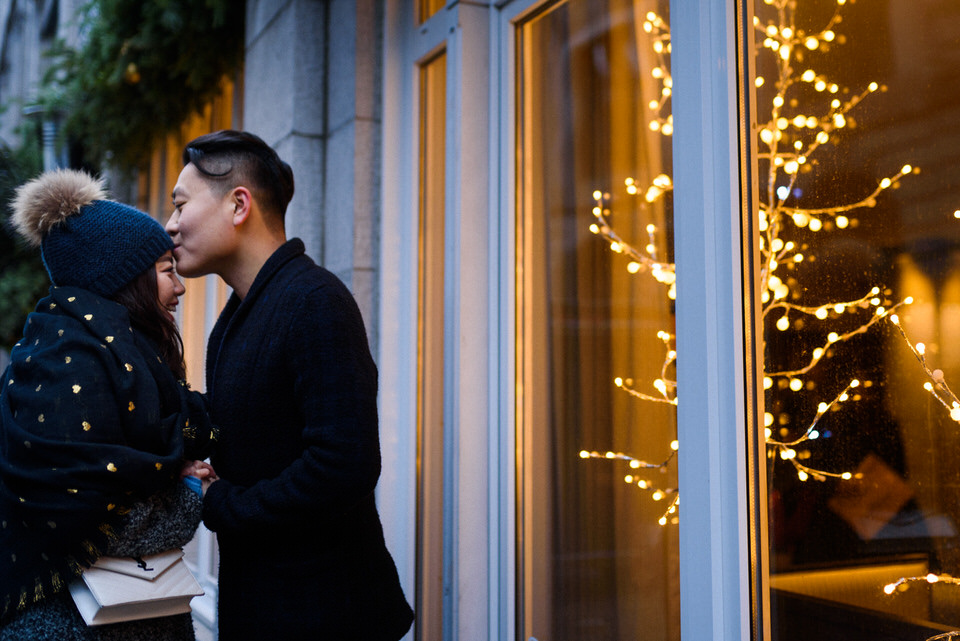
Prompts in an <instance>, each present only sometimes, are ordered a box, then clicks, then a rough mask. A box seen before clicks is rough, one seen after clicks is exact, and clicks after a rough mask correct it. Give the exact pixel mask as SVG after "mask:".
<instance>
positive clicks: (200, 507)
mask: <svg viewBox="0 0 960 641" xmlns="http://www.w3.org/2000/svg"><path fill="white" fill-rule="evenodd" d="M183 165H184V166H183V170H182V171H181V173H180V176H179V178H178V180H177V184H176V187H175V188H174V190H173V207H174V211H173V213H172V215H171V216H170V218H169V220H168V222H167V224H166V228H163V227H161V226H160V224H159V223H157V222H156V221H155V220H153V219H152V218H150V217H149V216H147V215H146V214H143V213H142V212H139V211H137V210H136V209H134V208H132V207H129V206H126V205H123V204H120V203H116V202H113V201H110V200H107V198H106V195H105V194H104V192H103V191H102V188H101V184H100V183H99V182H98V181H96V180H94V179H93V178H91V177H90V176H88V175H86V174H84V173H82V172H75V171H70V170H60V171H55V172H48V173H46V174H43V175H41V176H40V177H39V178H37V179H35V180H33V181H31V182H29V183H27V184H26V185H24V186H22V187H21V188H20V189H19V190H18V194H17V198H16V199H15V201H14V203H13V209H14V216H13V221H14V224H15V226H16V228H17V230H18V231H19V232H20V233H21V234H22V235H23V236H24V237H25V238H27V240H28V241H30V242H32V243H33V244H35V245H37V246H39V247H40V249H41V255H42V257H43V261H44V265H45V266H46V268H47V271H48V273H49V275H50V278H51V281H52V285H53V286H52V287H51V289H50V294H49V296H47V297H45V298H44V299H42V300H41V301H40V302H39V303H38V305H37V307H36V310H35V311H34V312H33V313H31V314H30V316H29V317H28V319H27V323H26V325H25V327H24V335H23V338H22V339H21V341H20V342H19V343H18V344H17V345H16V346H15V347H14V349H13V350H12V352H11V361H10V364H9V366H8V368H7V369H6V371H5V373H4V377H3V379H2V388H0V641H8V640H13V639H58V640H69V639H83V640H86V639H132V640H136V639H171V640H181V639H193V638H194V633H193V628H192V624H191V621H190V616H189V614H181V615H174V616H167V617H156V618H146V619H141V620H134V621H127V622H123V623H116V624H111V625H106V626H98V627H88V626H86V624H85V623H84V621H83V619H82V618H81V617H80V615H79V613H78V612H77V609H76V607H75V605H74V604H73V602H72V600H71V598H70V596H69V594H68V592H67V590H66V585H67V584H68V583H69V582H70V581H74V580H76V579H77V576H78V575H79V574H80V573H81V572H82V571H83V570H84V569H85V568H87V567H89V566H90V565H91V564H92V563H94V562H95V561H96V560H97V559H98V558H99V557H101V556H137V557H139V556H147V555H151V554H156V553H159V552H163V551H166V550H169V549H172V548H178V547H182V546H183V545H184V544H186V543H187V542H188V541H189V540H190V538H191V537H192V535H193V532H194V530H195V529H196V527H197V526H198V524H199V522H200V520H201V519H202V520H203V522H204V524H205V525H206V526H207V527H208V528H209V529H211V530H213V531H214V532H216V533H217V538H218V542H219V550H220V573H219V584H218V585H219V587H218V625H219V638H220V640H221V641H233V640H243V641H246V640H253V641H255V640H257V639H288V640H292V639H311V640H312V639H330V640H334V641H335V640H347V639H351V640H352V639H356V640H360V639H363V640H371V641H377V640H382V641H394V640H396V639H399V638H400V637H402V636H403V635H404V634H405V633H406V632H407V630H408V629H409V627H410V624H411V622H412V620H413V613H412V611H411V610H410V607H409V605H408V604H407V601H406V599H405V598H404V595H403V592H402V589H401V587H400V583H399V579H398V577H397V571H396V568H395V566H394V562H393V560H392V558H391V557H390V554H389V552H388V551H387V549H386V546H385V544H384V539H383V532H382V528H381V525H380V519H379V516H378V513H377V508H376V505H375V501H374V489H375V487H376V484H377V480H378V477H379V474H380V444H379V434H378V419H377V409H376V396H377V370H376V367H375V365H374V362H373V359H372V356H371V354H370V350H369V347H368V344H367V338H366V332H365V329H364V325H363V320H362V319H361V316H360V312H359V310H358V308H357V305H356V303H355V301H354V299H353V297H352V295H351V294H350V292H349V291H348V290H347V288H346V287H345V285H344V284H343V283H342V282H341V281H340V280H339V279H337V278H336V277H335V276H334V275H333V274H331V273H330V272H329V271H327V270H325V269H324V268H322V267H320V266H318V265H316V264H315V263H314V262H313V261H312V260H311V259H310V258H309V257H308V256H307V255H306V254H305V253H304V245H303V243H302V242H301V241H300V240H298V239H291V240H288V239H287V237H286V232H285V227H284V214H285V211H286V208H287V205H288V203H289V202H290V199H291V198H292V197H293V191H294V180H293V172H292V170H291V168H290V166H289V165H287V163H285V162H283V161H282V160H281V159H280V158H279V156H278V155H277V154H276V152H275V151H274V150H273V149H272V148H270V147H269V146H268V145H267V144H265V143H264V142H263V141H262V140H261V139H260V138H258V137H256V136H254V135H252V134H249V133H246V132H238V131H220V132H215V133H212V134H208V135H206V136H201V137H200V138H197V139H195V140H193V141H192V142H190V143H188V145H187V146H186V148H185V149H184V152H183ZM178 272H179V274H182V275H183V276H186V277H195V276H202V275H205V274H217V275H219V276H220V277H222V278H223V280H224V281H225V282H226V283H227V284H228V285H229V286H230V287H231V288H232V294H231V296H230V298H229V300H228V302H227V304H226V307H225V308H224V309H223V311H222V312H221V314H220V317H219V319H218V320H217V323H216V325H215V327H214V329H213V331H212V333H211V335H210V338H209V343H208V348H207V359H206V393H205V394H203V395H200V394H198V393H197V392H194V391H192V390H190V389H189V386H188V385H187V384H186V382H185V380H184V364H183V348H182V342H181V340H180V336H179V333H178V330H177V327H176V324H175V323H174V318H173V314H172V312H173V311H174V310H175V309H176V305H177V302H178V299H179V296H180V295H181V294H182V293H183V291H184V288H183V285H182V283H181V282H180V280H179V277H178ZM208 457H209V460H210V463H206V462H204V459H207V458H208Z"/></svg>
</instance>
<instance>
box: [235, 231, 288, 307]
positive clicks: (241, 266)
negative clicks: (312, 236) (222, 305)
mask: <svg viewBox="0 0 960 641" xmlns="http://www.w3.org/2000/svg"><path fill="white" fill-rule="evenodd" d="M285 242H286V238H282V237H271V238H269V239H263V241H261V242H258V243H255V244H249V245H247V246H246V247H245V251H244V252H243V253H242V254H240V255H239V256H237V260H236V263H235V264H234V265H233V266H232V267H231V268H230V269H229V273H225V274H222V276H223V280H225V281H226V283H227V285H229V286H230V287H232V288H233V291H234V292H236V294H237V296H239V297H240V300H243V299H244V298H246V297H247V292H249V291H250V287H252V286H253V281H254V280H256V278H257V274H259V273H260V270H261V269H262V268H263V265H264V264H265V263H266V262H267V260H269V258H270V257H271V256H273V253H274V252H275V251H277V250H278V249H279V248H280V247H281V246H282V245H283V244H284V243H285Z"/></svg>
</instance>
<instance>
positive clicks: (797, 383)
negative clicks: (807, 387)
mask: <svg viewBox="0 0 960 641" xmlns="http://www.w3.org/2000/svg"><path fill="white" fill-rule="evenodd" d="M790 389H791V390H793V391H794V392H799V391H800V390H802V389H803V381H801V380H800V379H799V378H793V379H790Z"/></svg>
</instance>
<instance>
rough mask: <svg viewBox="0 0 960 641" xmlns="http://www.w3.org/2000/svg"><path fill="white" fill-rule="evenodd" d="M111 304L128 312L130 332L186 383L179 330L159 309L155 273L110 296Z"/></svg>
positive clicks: (141, 275) (135, 279) (140, 276)
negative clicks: (148, 342) (143, 339)
mask: <svg viewBox="0 0 960 641" xmlns="http://www.w3.org/2000/svg"><path fill="white" fill-rule="evenodd" d="M113 300H114V301H116V302H118V303H120V304H121V305H123V306H124V307H126V308H127V312H128V313H129V314H130V324H131V325H132V326H133V328H134V329H135V330H137V331H139V332H141V333H143V334H144V335H146V337H147V338H149V339H150V340H151V341H153V343H154V345H155V346H156V348H157V351H158V352H159V353H160V358H161V359H162V360H163V362H164V363H166V364H167V367H169V368H170V369H171V370H172V371H173V374H174V376H176V377H177V378H178V379H185V378H186V373H187V368H186V365H185V364H184V362H183V339H181V338H180V330H178V329H177V324H176V323H175V322H174V321H173V319H172V318H171V317H170V315H169V313H168V312H167V310H166V309H164V308H163V306H162V305H160V295H159V290H158V289H157V270H156V269H155V268H154V267H153V266H151V267H150V269H148V270H146V271H145V272H143V273H142V274H140V275H139V276H137V277H136V278H134V279H133V280H132V281H130V282H129V283H127V284H126V285H124V286H123V287H122V288H120V290H119V291H118V292H117V293H116V294H114V295H113Z"/></svg>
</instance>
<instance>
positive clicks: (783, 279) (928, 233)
mask: <svg viewBox="0 0 960 641" xmlns="http://www.w3.org/2000/svg"><path fill="white" fill-rule="evenodd" d="M756 15H757V22H756V27H757V29H756V32H755V33H756V37H757V43H758V44H757V51H758V53H757V60H756V74H757V76H758V78H757V87H758V88H757V110H758V123H759V124H758V131H759V141H758V149H759V159H758V160H759V169H760V172H759V176H760V184H759V188H760V189H759V191H760V207H759V209H760V212H761V222H760V228H761V239H760V242H761V266H762V268H763V271H762V274H761V278H762V282H761V291H762V292H763V297H764V298H763V301H762V306H763V310H764V311H763V314H764V315H763V323H764V374H765V380H764V386H765V389H766V392H765V408H766V412H767V415H766V426H765V427H766V429H767V439H768V445H769V447H768V466H767V482H768V500H769V518H770V523H769V540H770V558H771V587H772V588H773V591H772V595H771V596H772V598H771V603H772V612H773V621H772V623H773V626H772V627H773V631H774V637H775V638H776V639H778V640H781V641H782V640H786V639H810V638H844V639H860V638H863V639H874V638H881V637H880V636H879V635H887V636H882V638H903V639H916V638H926V637H928V636H932V635H933V634H934V633H935V632H942V631H944V630H947V629H949V628H948V627H945V626H953V627H956V626H958V625H960V585H956V584H954V583H952V582H951V581H950V576H956V575H960V548H958V545H957V543H958V540H957V527H958V526H957V524H958V523H960V494H958V490H960V483H958V481H960V425H958V423H957V422H956V421H955V420H953V419H951V405H952V402H953V400H954V399H953V397H952V393H951V392H950V391H949V389H948V387H947V386H949V385H955V386H957V388H958V389H960V341H957V340H955V339H954V338H953V334H954V333H955V332H958V331H960V311H958V310H960V269H958V268H960V260H958V259H960V221H958V220H957V219H956V218H954V211H956V210H957V209H958V207H960V174H958V173H957V172H956V171H955V170H953V167H954V166H955V163H956V161H955V156H957V152H956V150H957V149H960V131H958V129H957V127H956V122H957V121H958V118H960V93H958V90H957V80H958V77H960V65H958V64H957V62H958V61H960V20H958V19H957V18H958V17H960V6H958V5H957V4H956V3H952V2H943V1H938V0H926V1H923V2H916V1H914V0H889V1H887V2H862V3H856V4H854V3H852V2H850V3H847V2H838V1H837V0H829V1H828V0H798V1H796V2H788V1H786V0H769V1H766V0H765V1H762V2H761V1H758V2H757V3H756ZM918 344H921V345H918ZM681 358H682V355H681ZM925 384H927V385H928V388H929V389H925V388H924V385H925ZM938 395H939V397H940V398H939V399H938V397H937V396H938ZM941 400H942V401H944V402H945V404H944V402H941ZM955 414H958V415H960V412H957V413H955ZM958 418H960V416H958ZM945 575H950V576H945ZM928 576H929V577H930V580H929V581H928V580H926V577H928ZM941 577H942V578H943V579H944V580H937V581H936V582H931V581H934V579H937V578H941ZM885 586H891V587H889V588H888V589H887V590H885V589H884V588H885ZM888 592H889V594H888ZM924 633H926V634H924Z"/></svg>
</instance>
